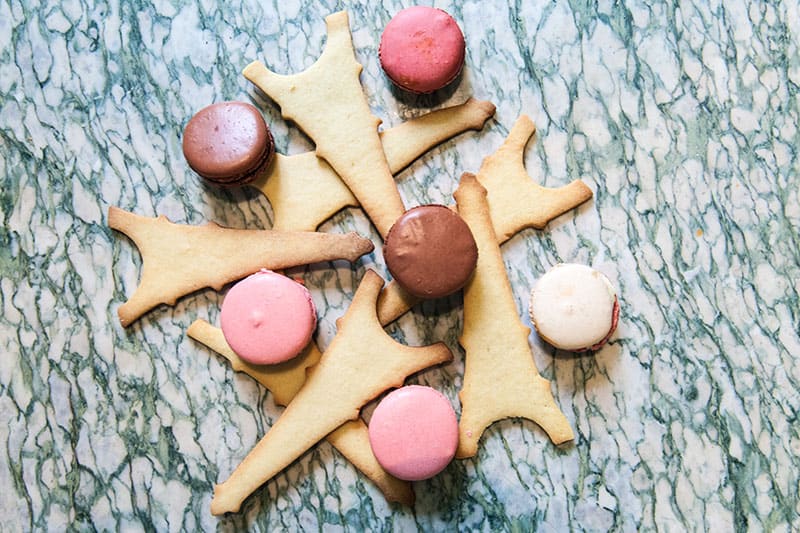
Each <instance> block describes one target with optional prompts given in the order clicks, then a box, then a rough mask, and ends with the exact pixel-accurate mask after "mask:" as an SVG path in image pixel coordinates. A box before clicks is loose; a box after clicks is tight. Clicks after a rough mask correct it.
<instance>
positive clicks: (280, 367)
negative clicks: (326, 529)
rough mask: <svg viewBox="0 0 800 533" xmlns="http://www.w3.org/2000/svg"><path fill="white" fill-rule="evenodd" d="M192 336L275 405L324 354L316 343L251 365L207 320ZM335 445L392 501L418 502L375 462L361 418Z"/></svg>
mask: <svg viewBox="0 0 800 533" xmlns="http://www.w3.org/2000/svg"><path fill="white" fill-rule="evenodd" d="M186 333H187V334H188V335H189V337H191V338H193V339H194V340H196V341H198V342H201V343H203V344H205V345H206V346H208V347H209V348H211V349H212V350H214V351H215V352H217V353H218V354H220V355H221V356H222V357H224V358H225V359H227V360H228V362H230V364H231V368H233V370H234V371H236V372H243V373H245V374H247V375H248V376H250V377H252V378H253V379H255V380H256V381H258V382H259V383H261V384H262V385H263V386H264V387H266V389H267V390H268V391H270V392H271V393H272V395H273V396H274V398H275V403H276V404H278V405H282V406H286V405H289V402H290V401H291V400H292V398H294V397H295V395H296V394H297V391H299V390H300V387H302V386H303V383H305V381H306V373H307V371H308V369H309V368H311V367H313V366H314V365H316V364H317V362H319V359H320V357H322V353H321V352H320V351H319V348H317V345H316V344H315V343H314V341H311V343H309V345H308V346H307V347H306V349H305V350H303V353H301V354H300V355H299V356H297V357H295V358H294V359H291V360H289V361H287V362H285V363H280V364H277V365H251V364H250V363H248V362H246V361H244V360H242V359H241V358H240V357H239V356H237V355H236V354H235V353H234V352H233V350H231V348H230V346H228V343H226V342H225V337H224V335H223V334H222V330H221V329H219V328H216V327H214V326H212V325H211V324H209V323H208V322H206V321H205V320H195V321H194V322H193V323H192V325H191V326H189V329H188V330H187V332H186ZM325 440H327V441H328V442H329V443H331V445H332V446H333V447H334V448H336V449H337V450H339V452H341V454H342V455H343V456H344V457H345V459H347V460H348V461H350V462H351V463H353V465H354V466H355V467H356V468H358V470H360V471H361V472H362V473H363V474H364V475H365V476H367V477H368V478H369V479H370V480H372V482H373V483H375V486H377V487H378V489H380V491H381V492H382V493H383V495H384V497H385V498H386V499H387V500H388V501H390V502H398V503H402V504H405V505H412V504H413V503H414V491H413V490H412V488H411V485H410V484H409V483H408V482H407V481H402V480H400V479H397V478H396V477H394V476H392V475H391V474H389V473H388V472H387V471H386V470H384V469H383V467H382V466H381V465H380V463H378V460H377V459H375V455H374V454H373V453H372V448H371V447H370V444H369V434H368V432H367V425H366V424H365V423H364V421H363V420H362V419H361V418H357V419H356V420H351V421H349V422H345V423H344V424H342V425H341V426H339V427H338V428H336V429H335V430H334V431H332V432H331V433H330V434H329V435H328V436H327V437H325Z"/></svg>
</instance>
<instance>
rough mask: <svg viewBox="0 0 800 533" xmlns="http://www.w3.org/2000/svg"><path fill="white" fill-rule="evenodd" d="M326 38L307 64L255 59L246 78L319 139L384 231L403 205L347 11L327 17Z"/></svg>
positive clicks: (324, 155) (325, 156)
mask: <svg viewBox="0 0 800 533" xmlns="http://www.w3.org/2000/svg"><path fill="white" fill-rule="evenodd" d="M325 23H326V25H327V30H328V40H327V43H326V44H325V49H324V50H323V52H322V55H320V57H319V59H318V60H317V61H316V63H314V64H313V65H312V66H311V67H310V68H309V69H308V70H306V71H304V72H301V73H299V74H293V75H290V76H282V75H278V74H275V73H274V72H272V71H270V70H268V69H267V68H266V67H265V66H264V65H263V64H262V63H260V62H258V61H255V62H253V63H251V64H249V65H248V66H247V67H245V69H244V71H243V73H244V76H245V78H247V79H248V80H250V81H251V82H253V83H254V84H255V85H257V86H258V87H259V88H260V89H261V90H262V91H264V92H265V93H266V94H267V95H268V96H269V97H270V98H272V99H273V100H274V101H275V102H277V104H278V105H279V106H280V107H281V113H282V114H283V116H284V118H286V119H288V120H291V121H293V122H294V123H296V124H297V125H298V126H299V127H300V128H301V129H302V130H303V131H304V132H305V133H306V134H308V136H309V137H311V139H312V140H313V141H314V143H315V144H316V151H317V155H318V156H319V157H321V158H323V159H325V160H326V161H327V162H328V163H329V164H330V166H331V167H332V168H333V169H334V170H335V171H336V173H337V174H338V175H339V176H340V177H341V178H342V180H343V181H344V182H345V184H347V187H348V188H349V189H350V190H351V191H352V192H353V195H354V196H355V197H356V198H357V199H358V201H359V203H360V204H361V206H362V207H363V208H364V211H365V212H366V213H367V216H368V217H369V218H370V220H372V223H373V224H375V227H376V228H377V229H378V232H379V233H380V234H381V236H386V233H387V232H388V231H389V228H390V227H391V226H392V224H393V223H394V221H395V220H397V218H398V217H399V216H400V215H402V214H403V212H404V211H405V207H404V206H403V200H402V199H401V198H400V192H399V191H398V190H397V186H396V185H395V183H394V178H393V176H392V173H391V171H390V170H389V164H388V163H387V161H386V155H385V154H384V152H383V146H382V145H381V140H380V137H379V136H378V125H379V124H380V122H381V121H380V119H379V118H377V117H376V116H374V115H373V114H372V112H371V111H370V109H369V105H368V103H367V98H366V96H365V95H364V91H363V89H362V87H361V82H360V81H359V75H360V74H361V70H362V66H361V64H359V63H358V61H357V60H356V57H355V52H354V50H353V42H352V39H351V36H350V27H349V22H348V17H347V12H346V11H340V12H338V13H334V14H332V15H328V16H327V17H326V18H325Z"/></svg>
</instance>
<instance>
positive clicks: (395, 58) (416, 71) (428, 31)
mask: <svg viewBox="0 0 800 533" xmlns="http://www.w3.org/2000/svg"><path fill="white" fill-rule="evenodd" d="M378 53H379V56H380V61H381V66H382V67H383V70H384V71H385V72H386V75H387V76H389V78H390V79H391V80H392V82H394V83H395V84H396V85H398V86H400V87H402V88H404V89H406V90H409V91H412V92H415V93H420V94H425V93H430V92H433V91H436V90H438V89H441V88H442V87H445V86H446V85H447V84H449V83H450V82H452V81H453V80H454V79H455V78H456V77H458V74H459V73H460V72H461V69H462V67H463V65H464V56H465V44H464V35H463V34H462V33H461V29H460V28H459V27H458V24H457V23H456V21H455V20H453V17H451V16H450V15H449V14H447V13H446V12H444V11H442V10H441V9H437V8H432V7H424V6H414V7H409V8H407V9H404V10H402V11H400V12H398V13H397V14H396V15H395V16H394V17H393V18H392V20H390V21H389V23H388V24H387V25H386V28H385V29H384V31H383V35H382V36H381V43H380V48H379V52H378Z"/></svg>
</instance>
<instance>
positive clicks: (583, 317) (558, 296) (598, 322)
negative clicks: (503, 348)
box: [530, 263, 619, 352]
mask: <svg viewBox="0 0 800 533" xmlns="http://www.w3.org/2000/svg"><path fill="white" fill-rule="evenodd" d="M530 316H531V321H532V322H533V325H534V327H535V328H536V331H537V332H538V333H539V336H540V337H541V338H542V339H544V340H545V341H546V342H548V343H549V344H552V345H553V346H555V347H556V348H560V349H562V350H568V351H572V352H583V351H588V350H599V349H600V348H602V347H603V345H605V343H606V342H607V341H608V339H609V338H610V337H611V334H612V333H614V330H616V328H617V323H618V322H619V300H618V299H617V294H616V291H615V290H614V286H613V285H612V284H611V282H610V281H609V280H608V278H607V277H606V276H604V275H603V274H602V273H601V272H599V271H597V270H595V269H593V268H591V267H588V266H586V265H578V264H572V263H564V264H560V265H556V266H555V267H553V268H552V269H550V270H549V271H548V272H547V273H546V274H545V275H544V276H542V277H541V278H540V279H539V280H538V281H537V282H536V285H535V286H534V288H533V291H531V302H530Z"/></svg>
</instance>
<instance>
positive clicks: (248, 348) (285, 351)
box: [220, 270, 317, 365]
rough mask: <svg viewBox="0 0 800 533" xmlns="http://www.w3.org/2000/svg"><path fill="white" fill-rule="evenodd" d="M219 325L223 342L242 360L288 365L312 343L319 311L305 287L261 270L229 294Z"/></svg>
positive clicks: (232, 289)
mask: <svg viewBox="0 0 800 533" xmlns="http://www.w3.org/2000/svg"><path fill="white" fill-rule="evenodd" d="M220 321H221V323H222V333H223V335H224V336H225V340H226V341H227V342H228V345H230V347H231V349H233V351H234V352H236V354H237V355H238V356H239V357H241V358H242V359H244V360H245V361H247V362H249V363H253V364H257V365H266V364H275V363H282V362H284V361H288V360H289V359H291V358H293V357H295V356H296V355H298V354H299V353H300V352H301V351H302V350H303V348H305V347H306V346H307V345H308V343H309V342H310V341H311V336H312V334H313V333H314V328H316V326H317V312H316V308H315V307H314V302H313V301H312V300H311V295H310V294H309V292H308V290H307V289H306V288H305V287H303V286H302V285H300V284H299V283H297V282H296V281H293V280H291V279H289V278H287V277H286V276H283V275H281V274H277V273H275V272H272V271H269V270H261V271H259V272H257V273H255V274H253V275H252V276H249V277H247V278H245V279H243V280H242V281H240V282H239V283H237V284H236V285H234V286H233V287H232V288H231V290H230V291H228V294H227V295H226V296H225V300H224V301H223V302H222V311H221V312H220Z"/></svg>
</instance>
